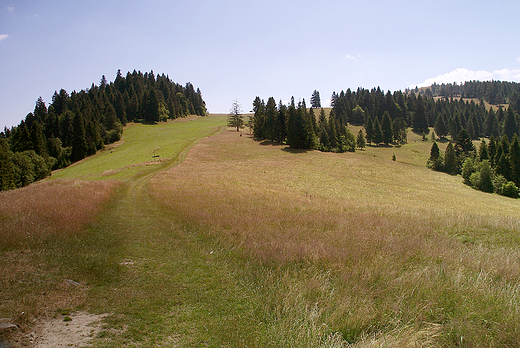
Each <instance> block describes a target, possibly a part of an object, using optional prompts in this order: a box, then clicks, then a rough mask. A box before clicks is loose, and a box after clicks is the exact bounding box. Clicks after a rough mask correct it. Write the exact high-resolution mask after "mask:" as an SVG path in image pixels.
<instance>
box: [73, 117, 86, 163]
mask: <svg viewBox="0 0 520 348" xmlns="http://www.w3.org/2000/svg"><path fill="white" fill-rule="evenodd" d="M87 151H88V147H87V139H86V133H85V124H84V123H83V118H82V117H81V115H80V114H79V113H78V114H76V116H74V136H73V138H72V152H71V160H72V162H76V161H79V160H82V159H83V158H85V157H87Z"/></svg>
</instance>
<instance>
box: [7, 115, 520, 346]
mask: <svg viewBox="0 0 520 348" xmlns="http://www.w3.org/2000/svg"><path fill="white" fill-rule="evenodd" d="M224 124H225V116H222V115H221V116H215V117H209V118H197V119H192V120H190V121H189V122H183V123H169V124H166V125H164V124H159V125H155V126H143V125H134V126H132V127H130V128H128V129H125V133H124V134H125V137H124V142H123V143H122V144H121V145H119V146H118V147H116V148H114V149H107V151H105V152H104V153H101V154H99V155H96V156H94V157H92V158H89V159H87V160H85V161H83V162H81V163H79V164H77V165H75V166H72V167H71V168H68V169H64V170H62V171H60V172H58V173H56V175H54V174H53V177H52V178H51V179H50V180H48V181H46V182H44V183H42V184H38V185H31V186H29V187H28V188H26V189H22V190H26V191H22V190H17V191H13V192H8V193H3V194H1V195H0V205H2V207H3V209H2V217H1V219H0V222H1V223H4V224H5V223H6V221H12V217H13V216H16V218H17V219H18V220H17V221H24V220H23V219H24V217H25V216H26V215H27V214H29V212H30V211H32V209H27V210H24V209H25V208H24V207H27V206H28V205H27V204H25V203H24V202H25V200H26V199H29V198H27V197H28V196H32V197H36V192H39V191H40V190H44V189H45V188H46V187H48V186H51V187H52V186H53V187H54V189H53V190H51V192H56V194H57V192H60V191H61V190H57V189H56V187H63V190H64V191H69V190H70V191H71V192H73V194H74V195H76V197H83V198H84V199H78V201H89V202H92V203H91V207H90V208H89V207H85V208H82V209H83V210H81V211H82V213H81V214H80V215H81V216H84V218H82V219H79V218H74V219H72V220H73V221H78V223H77V224H75V225H69V224H68V223H67V224H64V225H62V224H61V225H60V221H61V220H62V219H61V218H60V215H59V214H58V213H53V211H63V210H67V209H68V208H67V207H64V206H56V207H55V208H54V207H53V206H54V205H53V204H52V203H51V202H48V203H45V204H41V205H40V207H41V208H39V209H40V210H41V212H39V213H38V214H39V215H40V216H41V221H45V223H46V224H47V225H48V226H50V227H48V228H47V229H48V230H49V231H48V232H45V235H46V236H48V237H45V238H43V237H41V238H36V240H37V242H30V243H29V242H26V241H25V240H26V239H23V240H20V238H18V237H13V236H15V235H16V233H14V232H12V231H13V230H15V229H16V227H10V231H11V232H5V231H6V229H4V228H2V229H1V230H2V234H4V236H11V237H9V238H5V239H2V241H3V242H2V245H1V247H2V248H0V252H1V254H0V257H1V259H2V264H3V265H4V272H5V269H8V267H7V266H5V265H7V264H10V265H17V266H16V267H14V269H15V270H16V269H18V271H17V272H15V273H16V274H14V275H11V276H6V275H5V274H6V273H4V272H3V273H2V274H4V276H3V277H2V278H1V279H0V280H1V282H2V286H3V287H4V286H5V289H7V291H5V292H3V300H4V301H2V306H1V307H0V313H1V315H0V316H8V317H15V318H16V319H17V320H18V323H19V324H20V325H21V327H22V328H23V329H26V330H30V327H31V326H30V324H31V321H32V320H33V319H34V318H37V317H38V316H42V315H52V313H56V311H57V310H60V309H63V308H67V309H70V310H79V309H82V310H88V311H90V312H93V313H109V314H110V315H109V316H108V317H107V318H106V319H105V323H104V325H105V328H104V330H103V331H102V332H101V333H100V334H98V335H97V336H96V337H94V339H93V341H92V343H93V345H94V346H99V347H118V346H130V347H133V346H135V347H138V346H139V347H141V346H150V347H152V346H175V347H193V346H209V347H350V346H351V347H382V346H384V347H405V346H409V347H437V346H445V347H452V346H453V347H457V346H463V347H501V346H518V345H520V334H519V332H520V323H518V320H517V318H518V314H519V313H518V312H519V305H520V299H519V298H518V296H517V294H518V289H519V288H520V264H519V260H520V237H519V236H518V231H520V217H519V214H518V212H519V211H520V209H519V208H520V206H519V204H520V203H519V202H518V200H513V199H509V198H506V197H502V196H498V195H493V194H486V193H482V192H480V191H476V190H473V189H472V188H470V187H468V186H466V185H463V184H462V179H461V178H460V177H457V176H450V175H447V174H444V173H438V172H434V171H431V170H429V169H427V168H426V167H425V166H424V164H425V163H426V159H427V158H428V156H429V150H430V147H431V141H426V142H423V141H421V139H420V137H419V136H417V135H413V134H411V133H409V134H408V137H409V144H407V145H404V146H402V147H368V148H367V149H365V150H363V151H357V152H355V153H344V154H335V153H321V152H318V151H295V150H292V149H289V148H287V147H286V146H284V145H280V144H273V143H271V142H267V141H264V142H257V141H255V140H254V139H252V138H251V137H250V136H249V135H248V134H247V133H246V132H241V133H239V132H236V131H232V130H230V129H226V128H225V127H223V125H224ZM218 127H220V131H217V132H216V130H217V129H218ZM132 130H134V133H132ZM162 133H164V134H165V135H164V137H162V138H161V137H159V136H154V134H162ZM173 135H175V136H173ZM140 137H144V138H146V139H149V140H148V141H147V142H144V143H143V142H141V141H139V139H144V138H140ZM177 139H180V140H177ZM171 141H173V142H176V141H178V143H177V144H171V143H170V142H171ZM137 144H141V145H137ZM158 147H159V148H161V149H168V150H167V151H164V152H162V153H161V157H160V158H168V160H164V161H161V162H159V164H158V165H157V164H154V165H150V163H149V161H151V160H152V161H153V160H154V158H153V150H154V149H156V148H158ZM188 150H189V151H188ZM392 155H395V156H396V161H392ZM109 158H110V159H109ZM79 178H81V179H82V180H78V179H79ZM65 179H67V180H65ZM64 180H65V181H64ZM85 180H88V181H85ZM94 180H95V181H94ZM90 184H92V185H90ZM75 189H77V190H81V189H84V191H81V192H79V191H74V190H75ZM97 191H99V192H103V193H105V195H103V196H96V194H95V192H97ZM20 192H21V193H20ZM24 192H28V193H32V192H34V194H30V195H28V196H27V197H26V198H23V197H22V196H23V195H22V193H24ZM87 192H91V193H89V194H91V195H93V197H98V199H97V200H94V199H91V198H90V197H91V196H89V195H87ZM17 195H18V196H17ZM43 195H44V196H46V197H48V199H50V200H51V201H52V200H53V199H55V200H63V201H64V202H66V199H62V198H58V197H57V196H53V195H52V194H51V193H47V194H43ZM13 197H19V198H16V199H14V198H13ZM14 202H21V203H16V204H18V205H15V203H14ZM36 205H38V204H36ZM64 205H65V206H68V204H67V203H64ZM4 207H6V208H4ZM8 207H11V208H8ZM51 207H53V208H52V209H51ZM9 209H11V210H9ZM53 209H54V210H53ZM27 221H29V220H27ZM53 221H55V222H53ZM25 224H26V225H27V226H29V223H28V222H26V223H25ZM53 224H54V225H53ZM38 225H40V223H37V224H36V225H35V226H33V229H34V230H35V231H36V230H38ZM13 226H14V225H13ZM24 226H25V225H24ZM68 226H72V227H68ZM26 228H27V229H28V230H29V231H30V229H31V227H30V226H29V227H26ZM9 233H10V234H9ZM29 233H30V232H29ZM49 236H59V238H55V237H49ZM24 267H25V268H24ZM19 279H22V280H23V281H22V282H19V281H18V280H19ZM64 279H74V280H75V281H77V282H79V283H80V284H81V286H79V287H70V286H65V285H64V283H63V280H64ZM21 312H24V313H25V314H23V315H20V314H19V313H21ZM16 342H18V343H17V344H20V345H23V344H24V340H23V338H19V339H17V340H16Z"/></svg>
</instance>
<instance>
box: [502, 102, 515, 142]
mask: <svg viewBox="0 0 520 348" xmlns="http://www.w3.org/2000/svg"><path fill="white" fill-rule="evenodd" d="M517 132H518V128H517V124H516V120H515V113H514V111H513V108H511V106H510V107H508V108H507V112H506V114H505V118H504V132H503V134H505V135H507V137H508V138H509V139H510V140H511V139H513V135H514V134H516V133H517Z"/></svg>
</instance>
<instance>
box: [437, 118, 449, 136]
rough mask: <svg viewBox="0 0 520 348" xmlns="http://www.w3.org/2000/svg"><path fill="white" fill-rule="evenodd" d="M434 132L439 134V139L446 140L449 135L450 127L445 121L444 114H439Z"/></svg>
mask: <svg viewBox="0 0 520 348" xmlns="http://www.w3.org/2000/svg"><path fill="white" fill-rule="evenodd" d="M434 130H435V134H437V136H438V137H439V138H445V137H446V136H447V135H448V127H447V125H446V120H445V119H444V116H443V115H442V114H439V115H438V116H437V120H436V121H435V126H434Z"/></svg>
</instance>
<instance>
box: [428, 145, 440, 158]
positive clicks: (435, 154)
mask: <svg viewBox="0 0 520 348" xmlns="http://www.w3.org/2000/svg"><path fill="white" fill-rule="evenodd" d="M439 156H440V150H439V145H437V143H436V142H435V141H434V142H433V144H432V148H431V149H430V160H432V161H435V160H436V159H437V158H439Z"/></svg>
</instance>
